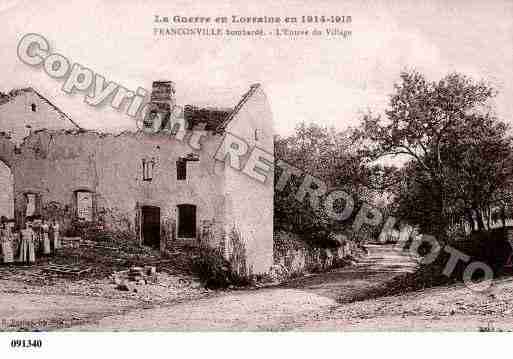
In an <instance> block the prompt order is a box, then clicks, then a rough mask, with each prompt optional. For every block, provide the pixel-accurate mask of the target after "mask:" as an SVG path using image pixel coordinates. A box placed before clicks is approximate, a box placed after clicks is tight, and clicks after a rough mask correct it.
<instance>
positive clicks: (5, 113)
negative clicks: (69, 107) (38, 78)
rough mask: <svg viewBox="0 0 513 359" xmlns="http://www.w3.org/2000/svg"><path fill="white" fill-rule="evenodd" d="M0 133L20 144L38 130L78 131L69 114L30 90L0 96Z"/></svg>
mask: <svg viewBox="0 0 513 359" xmlns="http://www.w3.org/2000/svg"><path fill="white" fill-rule="evenodd" d="M0 124H1V131H2V132H4V134H5V135H7V136H9V137H11V140H12V141H13V142H14V143H16V144H20V143H21V142H22V141H23V139H24V138H26V137H27V136H28V135H30V134H31V133H32V132H34V131H38V130H41V129H49V130H60V129H80V126H78V125H77V124H76V123H75V122H74V121H73V120H72V119H71V118H70V117H69V116H68V115H66V114H65V113H64V112H62V111H61V110H60V109H59V108H58V107H57V106H55V105H54V104H53V103H51V102H50V101H49V100H48V99H47V98H46V97H44V96H43V95H41V94H40V93H39V92H37V91H36V90H34V89H33V88H31V87H27V88H23V89H15V90H12V91H10V92H9V93H8V94H1V95H0Z"/></svg>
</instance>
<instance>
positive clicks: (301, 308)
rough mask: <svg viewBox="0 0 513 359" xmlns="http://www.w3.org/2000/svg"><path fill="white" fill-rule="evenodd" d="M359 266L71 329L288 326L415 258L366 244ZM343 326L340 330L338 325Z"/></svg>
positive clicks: (406, 267)
mask: <svg viewBox="0 0 513 359" xmlns="http://www.w3.org/2000/svg"><path fill="white" fill-rule="evenodd" d="M368 250H369V255H368V256H367V257H366V258H365V259H364V260H361V261H360V262H359V263H358V264H357V265H355V266H351V267H346V268H341V269H339V270H336V271H333V272H330V273H322V274H317V275H312V276H309V277H304V278H299V279H297V280H294V281H292V282H290V283H287V284H286V285H281V286H279V287H274V288H267V289H260V290H251V291H234V292H227V293H224V294H221V295H219V296H215V297H213V298H207V299H200V300H196V301H188V302H185V303H181V304H176V305H171V306H165V307H160V308H156V309H146V310H135V311H131V312H129V313H125V314H122V315H115V316H108V317H104V318H102V319H100V320H96V321H94V322H93V323H90V324H88V325H83V326H75V327H72V328H71V330H123V331H124V330H145V331H146V330H174V331H181V330H237V331H238V330H290V329H294V328H297V327H301V326H304V325H305V324H306V323H310V322H316V321H318V320H320V319H322V318H324V317H325V316H327V315H329V313H332V312H333V311H334V310H336V308H338V307H339V306H340V303H341V302H347V301H350V300H351V298H353V297H355V296H356V295H362V294H364V293H365V292H366V291H369V290H371V289H373V288H375V287H376V286H378V285H380V284H382V283H383V282H385V281H387V280H390V279H391V278H393V277H394V276H396V275H398V274H400V273H404V272H405V271H412V270H414V269H415V266H416V262H415V261H414V260H412V259H411V258H410V257H409V256H407V255H405V254H403V253H400V252H397V251H395V250H394V249H393V248H392V247H391V246H376V245H369V246H368ZM340 329H343V328H340Z"/></svg>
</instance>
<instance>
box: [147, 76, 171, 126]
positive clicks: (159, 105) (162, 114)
mask: <svg viewBox="0 0 513 359" xmlns="http://www.w3.org/2000/svg"><path fill="white" fill-rule="evenodd" d="M175 104H176V100H175V83H174V82H173V81H154V82H153V85H152V90H151V97H150V111H149V112H148V114H147V116H146V118H145V119H144V122H143V123H144V127H152V126H153V122H154V121H156V120H157V118H158V120H159V121H161V125H160V128H163V127H165V126H166V125H167V122H168V121H169V116H170V113H171V110H172V109H173V108H174V106H175Z"/></svg>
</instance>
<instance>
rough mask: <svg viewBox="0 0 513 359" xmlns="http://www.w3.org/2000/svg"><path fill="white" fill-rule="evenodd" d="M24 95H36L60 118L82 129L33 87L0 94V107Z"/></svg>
mask: <svg viewBox="0 0 513 359" xmlns="http://www.w3.org/2000/svg"><path fill="white" fill-rule="evenodd" d="M24 93H35V94H36V95H37V96H38V97H39V98H40V99H41V101H42V102H44V103H46V104H48V105H49V106H50V107H51V108H53V109H54V110H55V111H56V112H57V113H58V114H59V115H60V116H62V117H63V118H64V119H65V120H68V121H69V122H70V123H72V124H73V125H74V126H75V127H76V128H77V129H80V128H81V127H80V126H79V125H78V124H77V123H76V122H75V121H73V120H72V119H71V118H70V117H69V116H68V115H67V114H66V113H64V112H63V111H62V110H61V109H60V108H58V107H57V106H55V105H54V104H53V103H52V102H50V100H48V99H47V98H46V97H44V96H43V95H41V94H40V93H39V92H37V91H36V90H34V89H33V88H32V87H25V88H20V89H13V90H11V91H9V93H7V94H5V93H1V92H0V106H1V105H4V104H6V103H8V102H10V101H12V100H13V99H14V98H15V97H17V96H20V95H23V94H24Z"/></svg>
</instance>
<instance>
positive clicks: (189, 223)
mask: <svg viewBox="0 0 513 359" xmlns="http://www.w3.org/2000/svg"><path fill="white" fill-rule="evenodd" d="M178 237H179V238H195V237H196V206H194V205H192V204H180V205H178Z"/></svg>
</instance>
